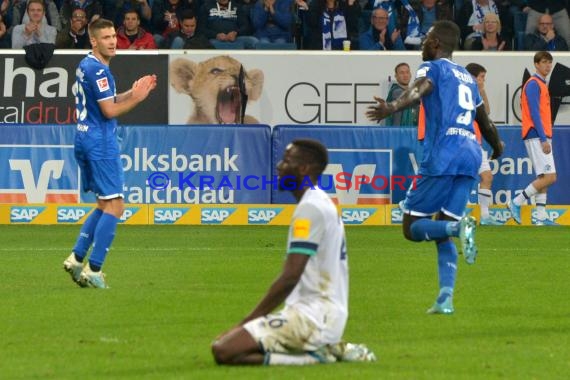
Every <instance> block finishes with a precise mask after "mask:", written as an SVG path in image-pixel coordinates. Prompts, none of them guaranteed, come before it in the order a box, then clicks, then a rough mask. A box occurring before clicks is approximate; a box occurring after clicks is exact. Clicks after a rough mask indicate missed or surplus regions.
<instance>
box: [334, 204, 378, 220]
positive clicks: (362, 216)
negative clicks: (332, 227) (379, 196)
mask: <svg viewBox="0 0 570 380" xmlns="http://www.w3.org/2000/svg"><path fill="white" fill-rule="evenodd" d="M375 212H376V209H375V208H344V207H343V208H342V211H341V213H340V215H341V218H342V221H343V223H344V224H362V223H364V222H366V221H367V220H368V219H369V218H370V217H371V216H372V215H374V213H375Z"/></svg>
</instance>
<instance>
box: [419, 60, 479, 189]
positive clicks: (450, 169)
mask: <svg viewBox="0 0 570 380" xmlns="http://www.w3.org/2000/svg"><path fill="white" fill-rule="evenodd" d="M424 77H427V78H428V79H429V80H430V81H431V83H432V84H433V91H432V92H431V93H430V94H429V95H426V96H424V97H422V104H423V108H424V112H425V137H424V142H423V159H422V162H421V165H420V170H419V174H421V175H428V176H441V175H468V176H472V177H474V178H476V177H477V175H478V171H479V166H480V165H481V147H480V146H479V144H478V143H477V140H476V137H475V131H474V129H473V121H474V120H475V113H476V112H475V109H476V108H477V106H479V105H480V104H481V103H482V102H483V101H482V99H481V95H480V94H479V89H478V88H477V83H475V81H474V79H473V77H472V76H471V74H469V72H467V70H465V68H463V67H462V66H460V65H458V64H456V63H454V62H451V61H450V60H448V59H445V58H441V59H437V60H435V61H429V62H424V63H422V64H421V65H420V67H419V68H418V72H417V74H416V78H418V79H419V78H424Z"/></svg>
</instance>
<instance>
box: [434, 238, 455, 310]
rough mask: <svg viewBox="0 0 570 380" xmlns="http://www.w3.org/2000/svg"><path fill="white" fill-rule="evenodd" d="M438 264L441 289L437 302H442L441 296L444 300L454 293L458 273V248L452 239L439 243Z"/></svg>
mask: <svg viewBox="0 0 570 380" xmlns="http://www.w3.org/2000/svg"><path fill="white" fill-rule="evenodd" d="M437 266H438V274H439V289H440V293H439V298H438V300H437V302H440V298H441V302H443V301H444V300H445V298H447V297H448V296H452V295H453V288H454V287H455V275H456V273H457V249H456V248H455V244H454V243H453V241H451V239H450V240H446V241H443V242H441V243H438V244H437Z"/></svg>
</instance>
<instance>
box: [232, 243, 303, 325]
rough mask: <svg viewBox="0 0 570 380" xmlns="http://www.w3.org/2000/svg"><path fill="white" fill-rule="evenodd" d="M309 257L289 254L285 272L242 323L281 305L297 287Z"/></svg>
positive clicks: (284, 268) (284, 267)
mask: <svg viewBox="0 0 570 380" xmlns="http://www.w3.org/2000/svg"><path fill="white" fill-rule="evenodd" d="M309 258H310V256H308V255H303V254H297V253H290V254H288V255H287V260H286V261H285V265H284V266H283V272H281V274H280V275H279V277H278V278H277V279H276V280H275V281H274V282H273V284H271V287H270V288H269V290H268V291H267V293H266V294H265V296H264V297H263V298H262V299H261V301H260V302H259V304H258V305H257V306H256V307H255V308H254V309H253V310H252V311H251V313H249V315H248V316H247V317H245V318H244V319H243V321H241V323H240V325H243V324H244V323H246V322H248V321H250V320H252V319H255V318H257V317H261V316H263V315H267V314H269V313H271V312H272V311H273V310H275V308H276V307H277V306H279V305H281V304H282V303H283V301H285V299H286V298H287V296H288V295H289V294H291V292H292V291H293V289H295V286H297V283H298V282H299V279H300V278H301V276H302V275H303V272H304V270H305V266H306V265H307V262H308V261H309Z"/></svg>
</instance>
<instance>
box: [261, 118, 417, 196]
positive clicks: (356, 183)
mask: <svg viewBox="0 0 570 380" xmlns="http://www.w3.org/2000/svg"><path fill="white" fill-rule="evenodd" d="M273 132H274V133H273V166H275V165H276V163H277V162H278V161H279V160H280V159H281V157H282V155H283V152H284V150H285V148H286V146H287V145H288V144H289V143H290V142H291V141H293V140H294V139H296V138H312V139H316V140H319V141H321V142H322V143H323V144H324V145H325V146H326V147H327V149H328V153H329V164H328V166H327V168H326V169H325V172H324V174H323V176H322V177H321V179H320V180H319V183H318V184H317V185H318V186H319V187H321V188H323V189H324V190H325V191H326V192H327V193H329V194H330V195H331V198H332V199H333V200H334V201H335V202H336V203H338V204H354V205H356V204H362V205H375V204H376V205H377V204H391V203H395V202H398V201H399V200H401V199H403V198H404V195H405V193H406V190H407V189H408V188H409V187H410V186H412V185H413V183H414V178H417V176H416V175H415V172H416V170H417V162H418V152H419V143H418V141H417V139H416V131H415V129H411V128H407V129H399V128H398V129H392V128H370V127H360V128H346V127H320V126H311V127H309V126H306V127H303V128H300V127H298V126H277V127H275V128H274V130H273ZM274 174H276V171H275V169H274ZM272 201H273V203H294V202H295V200H294V198H293V197H292V196H291V194H289V193H287V192H279V191H277V190H274V191H273V192H272Z"/></svg>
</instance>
